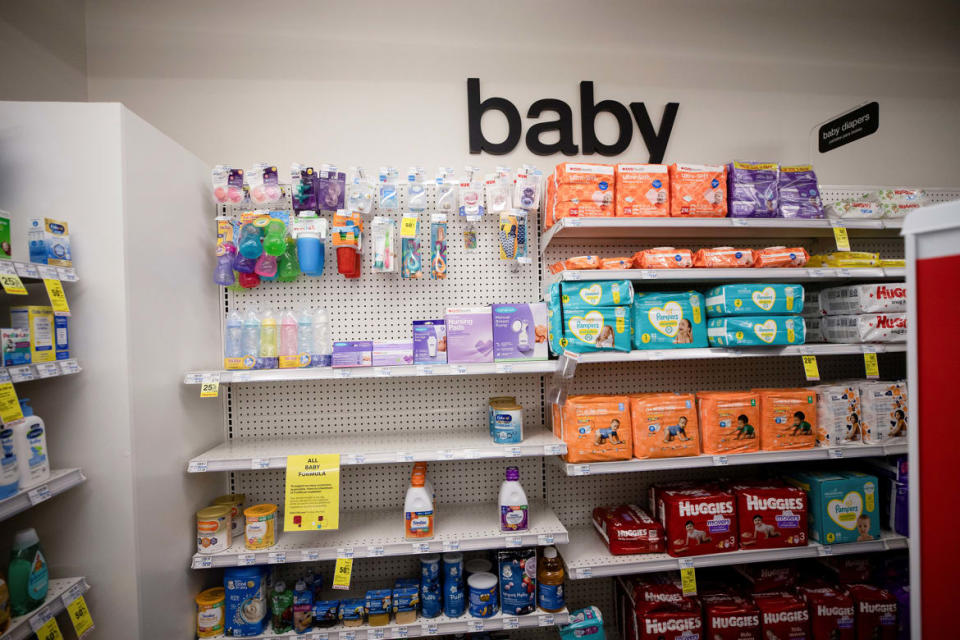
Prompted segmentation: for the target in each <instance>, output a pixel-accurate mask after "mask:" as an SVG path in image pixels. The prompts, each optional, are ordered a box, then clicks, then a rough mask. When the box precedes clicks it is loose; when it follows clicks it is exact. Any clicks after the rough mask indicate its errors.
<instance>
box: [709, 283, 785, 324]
mask: <svg viewBox="0 0 960 640" xmlns="http://www.w3.org/2000/svg"><path fill="white" fill-rule="evenodd" d="M706 302H707V317H710V318H714V317H719V316H755V315H761V314H773V315H786V314H790V315H793V314H798V315H799V314H801V313H803V286H802V285H799V284H747V283H740V284H724V285H721V286H719V287H714V288H712V289H710V290H709V291H707V300H706Z"/></svg>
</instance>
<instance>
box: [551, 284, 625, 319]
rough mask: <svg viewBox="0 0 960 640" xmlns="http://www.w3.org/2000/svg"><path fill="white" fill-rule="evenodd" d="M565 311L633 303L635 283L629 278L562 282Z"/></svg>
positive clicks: (561, 295)
mask: <svg viewBox="0 0 960 640" xmlns="http://www.w3.org/2000/svg"><path fill="white" fill-rule="evenodd" d="M560 302H561V304H563V311H564V313H566V312H567V311H573V310H581V309H596V308H597V307H617V306H621V305H631V304H633V284H632V283H631V282H630V281H629V280H602V281H598V282H563V283H560Z"/></svg>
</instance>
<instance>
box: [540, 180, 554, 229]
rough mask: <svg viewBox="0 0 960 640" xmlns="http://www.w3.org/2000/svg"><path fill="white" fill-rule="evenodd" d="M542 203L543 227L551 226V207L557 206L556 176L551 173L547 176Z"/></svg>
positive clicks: (552, 218) (552, 219)
mask: <svg viewBox="0 0 960 640" xmlns="http://www.w3.org/2000/svg"><path fill="white" fill-rule="evenodd" d="M545 200H546V201H545V202H544V203H543V228H544V229H549V228H550V227H552V226H553V221H554V217H553V209H554V207H556V206H557V178H556V176H554V175H553V174H552V173H551V174H550V175H549V176H547V195H546V198H545Z"/></svg>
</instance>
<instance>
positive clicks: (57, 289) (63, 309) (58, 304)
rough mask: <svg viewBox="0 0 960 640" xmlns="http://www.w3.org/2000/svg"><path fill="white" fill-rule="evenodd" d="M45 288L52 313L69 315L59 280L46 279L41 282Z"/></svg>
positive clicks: (68, 307) (65, 297)
mask: <svg viewBox="0 0 960 640" xmlns="http://www.w3.org/2000/svg"><path fill="white" fill-rule="evenodd" d="M43 285H44V286H45V287H46V288H47V296H48V297H49V298H50V306H51V307H53V312H54V313H66V314H69V313H70V306H69V305H68V304H67V296H66V294H65V293H64V292H63V285H62V284H60V281H59V280H53V279H50V278H47V279H45V280H44V281H43Z"/></svg>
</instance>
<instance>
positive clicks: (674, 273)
mask: <svg viewBox="0 0 960 640" xmlns="http://www.w3.org/2000/svg"><path fill="white" fill-rule="evenodd" d="M556 277H557V279H558V280H562V281H564V282H576V281H579V280H634V281H639V280H658V281H661V282H714V281H715V282H718V283H724V282H768V281H769V282H780V281H786V282H820V281H832V280H851V281H852V280H876V279H879V278H883V279H886V278H890V279H896V278H905V277H906V269H903V268H896V267H894V268H890V267H887V268H881V267H864V268H856V269H854V268H834V267H819V268H806V267H803V268H790V269H786V268H784V269H771V268H764V269H753V268H743V269H585V270H564V271H561V272H560V273H558V274H557V276H556Z"/></svg>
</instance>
